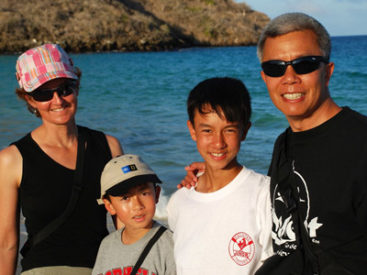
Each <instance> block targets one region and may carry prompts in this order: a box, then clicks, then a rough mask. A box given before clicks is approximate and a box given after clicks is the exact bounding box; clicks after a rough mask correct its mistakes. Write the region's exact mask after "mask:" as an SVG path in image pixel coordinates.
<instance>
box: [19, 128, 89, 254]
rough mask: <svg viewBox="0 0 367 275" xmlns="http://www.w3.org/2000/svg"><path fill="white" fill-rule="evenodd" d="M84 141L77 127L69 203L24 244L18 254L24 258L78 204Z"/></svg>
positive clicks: (59, 224)
mask: <svg viewBox="0 0 367 275" xmlns="http://www.w3.org/2000/svg"><path fill="white" fill-rule="evenodd" d="M85 141H86V136H85V133H84V132H83V131H82V130H81V129H80V127H78V151H77V160H76V170H75V174H74V184H73V187H72V191H71V196H70V199H69V202H68V204H67V206H66V208H65V211H64V212H63V213H62V214H61V215H60V216H59V217H57V218H56V219H54V220H53V221H51V222H50V223H49V224H47V225H46V226H45V227H44V228H42V229H41V230H40V231H39V232H37V233H36V234H35V235H34V236H33V237H30V238H28V239H27V241H26V242H25V244H24V246H23V248H22V249H21V250H20V253H21V254H22V256H23V257H24V256H25V255H26V253H27V252H28V251H29V249H30V248H31V247H32V246H34V245H36V244H38V243H40V242H41V241H43V240H44V239H46V238H47V237H48V236H50V235H51V233H52V232H54V231H55V230H56V229H57V228H58V227H59V226H61V225H62V224H63V223H64V222H65V221H66V220H67V219H68V217H69V216H70V215H71V214H72V212H73V210H74V209H75V206H76V204H77V202H78V199H79V195H80V192H81V190H82V189H83V181H82V177H83V170H84V169H83V167H84V154H85Z"/></svg>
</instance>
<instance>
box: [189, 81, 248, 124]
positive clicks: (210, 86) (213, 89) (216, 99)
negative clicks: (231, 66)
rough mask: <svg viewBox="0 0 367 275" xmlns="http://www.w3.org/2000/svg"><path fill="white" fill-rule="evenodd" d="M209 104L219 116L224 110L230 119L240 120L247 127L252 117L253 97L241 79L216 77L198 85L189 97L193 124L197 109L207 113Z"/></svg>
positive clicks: (190, 115)
mask: <svg viewBox="0 0 367 275" xmlns="http://www.w3.org/2000/svg"><path fill="white" fill-rule="evenodd" d="M208 105H209V106H210V107H211V108H212V109H213V110H214V111H215V112H216V113H217V114H218V116H219V117H220V116H221V113H220V111H221V110H222V111H223V113H224V116H225V118H226V119H227V120H228V121H230V122H239V123H240V124H241V125H242V126H243V127H244V129H246V127H247V125H248V123H249V121H250V117H251V99H250V95H249V93H248V91H247V88H246V86H245V85H244V84H243V82H242V81H241V80H238V79H235V78H230V77H222V78H221V77H215V78H209V79H206V80H204V81H202V82H200V83H199V84H198V85H196V86H195V88H194V89H192V90H191V92H190V94H189V97H188V99H187V112H188V114H189V119H190V122H191V123H192V124H193V125H194V115H195V110H198V111H199V112H200V113H201V114H205V113H206V112H204V110H205V107H206V106H208Z"/></svg>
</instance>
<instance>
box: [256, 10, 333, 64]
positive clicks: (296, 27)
mask: <svg viewBox="0 0 367 275" xmlns="http://www.w3.org/2000/svg"><path fill="white" fill-rule="evenodd" d="M302 30H311V31H313V32H314V33H315V34H316V36H317V42H318V44H319V47H320V50H321V52H322V55H323V56H324V57H325V58H327V59H328V60H329V58H330V51H331V42H330V35H329V33H328V32H327V30H326V29H325V28H324V26H323V25H321V23H320V22H319V21H317V20H316V19H315V18H313V17H311V16H309V15H307V14H304V13H300V12H292V13H285V14H282V15H279V16H278V17H275V18H274V19H273V20H271V21H270V22H269V23H268V25H267V26H266V27H265V28H264V30H263V31H262V33H261V35H260V38H259V41H258V43H257V57H258V58H259V60H260V62H262V58H263V50H264V44H265V41H266V39H267V38H269V37H276V36H279V35H283V34H287V33H290V32H294V31H302Z"/></svg>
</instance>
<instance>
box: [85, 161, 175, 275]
mask: <svg viewBox="0 0 367 275" xmlns="http://www.w3.org/2000/svg"><path fill="white" fill-rule="evenodd" d="M156 183H161V181H160V180H159V178H158V177H157V175H156V174H155V173H154V172H153V170H152V169H151V168H150V167H149V166H148V165H147V164H146V163H144V162H143V160H142V159H141V158H140V157H139V156H136V155H122V156H119V157H116V158H113V159H112V160H110V161H109V162H108V163H107V164H106V166H105V168H104V170H103V172H102V176H101V198H100V199H99V200H97V201H98V203H99V204H103V203H104V205H105V207H106V209H107V211H108V212H110V214H111V215H116V216H117V218H118V219H119V220H120V221H121V222H123V223H124V225H125V227H123V228H122V229H120V230H117V231H115V232H113V233H111V234H110V235H108V236H107V237H105V238H104V239H103V241H102V243H101V245H100V247H99V250H98V255H97V260H96V263H95V265H94V268H93V272H92V274H93V275H100V274H102V275H117V274H119V275H125V274H126V275H127V274H130V273H131V272H132V270H133V267H134V265H135V264H136V262H137V260H138V258H139V256H140V255H141V253H142V251H143V249H144V248H145V247H146V245H147V243H148V242H149V240H151V239H152V237H153V236H154V235H155V233H156V232H157V231H158V230H159V228H160V227H161V225H160V224H158V223H157V222H155V221H154V220H153V216H154V213H155V207H156V203H157V202H158V198H159V194H160V190H161V189H160V186H157V185H156ZM136 274H144V275H154V274H155V275H158V274H159V275H161V274H168V275H171V274H176V266H175V262H174V258H173V240H172V232H170V231H168V230H166V231H165V232H164V233H163V235H161V236H160V238H159V239H158V240H157V241H156V243H155V244H154V245H153V246H152V248H151V250H150V252H149V253H148V255H147V256H146V258H145V260H144V261H143V262H142V265H141V267H140V268H139V269H138V270H137V273H136ZM134 275H135V274H134Z"/></svg>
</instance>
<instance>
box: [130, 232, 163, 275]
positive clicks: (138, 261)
mask: <svg viewBox="0 0 367 275" xmlns="http://www.w3.org/2000/svg"><path fill="white" fill-rule="evenodd" d="M166 230H167V228H166V227H164V226H163V225H162V226H161V227H160V228H159V229H158V230H157V232H156V233H155V234H154V236H153V237H152V238H151V239H150V240H149V242H148V244H147V245H146V246H145V248H144V250H143V252H142V253H141V254H140V257H139V259H138V260H137V262H136V264H135V266H134V268H133V270H132V271H131V273H130V275H136V272H138V269H139V268H140V266H141V264H142V263H143V261H144V259H145V258H146V256H147V255H148V253H149V251H150V249H151V248H152V246H153V245H154V244H155V242H156V241H157V240H158V239H159V238H160V237H161V235H162V234H163V232H164V231H166Z"/></svg>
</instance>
